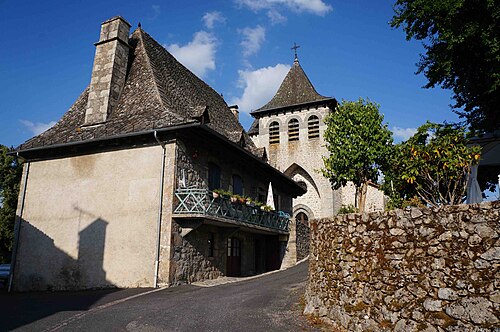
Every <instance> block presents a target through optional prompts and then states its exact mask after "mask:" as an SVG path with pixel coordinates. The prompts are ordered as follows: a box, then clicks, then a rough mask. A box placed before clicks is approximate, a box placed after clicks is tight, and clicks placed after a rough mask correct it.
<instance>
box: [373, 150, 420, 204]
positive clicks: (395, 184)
mask: <svg viewBox="0 0 500 332" xmlns="http://www.w3.org/2000/svg"><path fill="white" fill-rule="evenodd" d="M403 144H404V143H399V144H396V145H394V148H393V153H391V155H390V158H389V160H388V162H387V165H386V167H385V168H384V181H383V183H382V185H381V189H382V190H383V191H384V193H385V194H386V195H387V196H388V197H389V201H388V202H387V208H388V209H389V210H391V209H401V208H404V207H405V205H406V204H407V203H408V201H409V200H412V199H413V198H414V197H415V196H417V192H416V190H415V186H414V185H413V184H410V183H408V182H407V181H405V180H403V179H402V178H401V172H402V169H401V168H402V165H403V164H402V163H400V155H401V149H402V146H403Z"/></svg>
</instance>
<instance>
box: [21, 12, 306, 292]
mask: <svg viewBox="0 0 500 332" xmlns="http://www.w3.org/2000/svg"><path fill="white" fill-rule="evenodd" d="M129 29H130V24H129V23H127V21H125V20H124V19H123V18H121V17H114V18H112V19H110V20H108V21H106V22H104V23H103V24H102V27H101V34H100V39H99V41H98V42H97V43H96V44H95V45H96V53H95V60H94V66H93V70H92V78H91V82H90V85H89V86H88V88H86V89H85V90H84V91H83V93H82V94H81V95H80V96H79V97H78V99H77V100H76V102H75V103H74V104H73V105H72V106H71V107H70V109H69V110H68V111H67V112H66V113H65V114H64V115H63V117H62V118H61V119H60V120H59V121H58V122H57V123H56V124H55V125H54V126H53V127H52V128H50V129H49V130H47V131H46V132H44V133H42V134H40V135H38V136H36V137H34V138H32V139H30V140H28V141H27V142H25V143H24V144H22V145H21V146H20V147H19V148H18V149H17V154H18V155H19V156H20V157H22V158H23V159H24V160H25V161H26V162H25V164H24V174H23V178H22V183H21V193H20V196H19V205H18V211H17V217H18V218H17V222H16V232H15V234H16V241H15V248H14V253H13V263H12V270H13V273H12V277H11V278H12V279H11V285H12V289H14V290H17V291H27V290H46V289H54V290H62V289H84V288H100V287H113V286H116V287H156V286H158V285H161V286H173V285H179V284H182V283H190V282H194V281H197V280H203V279H209V278H216V277H219V276H222V275H234V276H238V275H252V274H256V273H261V272H264V271H269V270H274V269H278V268H280V267H283V266H284V265H285V264H292V263H294V262H295V261H296V256H297V255H296V251H295V246H294V242H295V239H294V238H293V239H292V240H293V241H288V240H289V238H292V236H291V235H290V234H294V228H293V224H290V223H289V218H288V217H287V213H289V214H291V212H292V199H293V198H295V197H297V196H299V195H301V194H303V193H304V190H303V189H302V188H301V187H300V186H299V185H298V184H297V183H296V182H294V181H293V180H292V179H290V178H289V177H287V176H285V175H284V174H283V173H281V172H279V171H278V170H276V169H275V168H273V167H271V166H270V165H269V164H268V163H267V162H266V153H265V151H264V149H259V148H257V147H256V146H255V145H254V143H253V142H252V140H251V139H250V137H249V136H248V134H247V133H246V132H245V130H244V129H243V128H242V126H241V125H240V123H239V121H238V119H237V117H236V116H235V115H234V114H233V112H232V111H231V109H230V108H229V107H228V105H227V104H226V103H225V102H224V100H223V99H222V97H221V96H220V95H219V94H218V93H217V92H216V91H214V90H213V89H212V88H210V87H209V86H208V85H207V84H206V83H205V82H203V81H202V80H200V79H199V78H198V77H196V76H195V75H194V74H193V73H191V72H190V71H189V70H188V69H186V68H185V67H184V66H183V65H181V64H180V63H179V62H177V60H176V59H175V58H174V57H173V56H172V55H171V54H169V53H168V52H167V51H166V50H165V49H164V48H163V47H162V46H161V45H160V44H159V43H157V42H156V41H155V40H154V39H153V38H152V37H151V36H149V35H148V34H147V33H146V32H145V31H143V30H142V29H141V28H140V27H139V28H137V29H136V30H135V31H134V32H133V33H132V34H131V35H129ZM235 114H236V115H237V112H236V111H235ZM269 183H272V186H273V188H274V194H275V196H274V197H275V200H276V207H277V210H278V211H279V212H280V213H278V212H266V211H262V210H261V209H259V208H258V207H255V206H253V205H247V204H246V203H244V204H241V203H231V202H230V201H229V199H228V198H223V197H219V198H214V197H213V195H212V193H211V191H212V190H214V189H218V188H221V189H224V190H229V191H232V192H234V193H239V194H243V195H246V196H249V197H252V198H254V199H260V200H264V199H265V198H264V197H265V195H266V194H267V188H268V186H269Z"/></svg>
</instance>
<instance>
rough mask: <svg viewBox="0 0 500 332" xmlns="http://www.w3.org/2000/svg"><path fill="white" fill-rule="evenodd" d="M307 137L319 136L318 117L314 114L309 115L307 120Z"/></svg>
mask: <svg viewBox="0 0 500 332" xmlns="http://www.w3.org/2000/svg"><path fill="white" fill-rule="evenodd" d="M307 132H308V138H309V139H314V138H318V137H319V118H318V117H317V116H316V115H311V116H310V117H309V120H308V121H307Z"/></svg>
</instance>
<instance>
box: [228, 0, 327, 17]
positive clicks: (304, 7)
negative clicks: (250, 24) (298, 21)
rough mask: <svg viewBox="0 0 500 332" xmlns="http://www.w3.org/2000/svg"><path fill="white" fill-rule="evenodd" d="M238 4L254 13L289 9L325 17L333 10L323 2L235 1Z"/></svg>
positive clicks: (302, 0)
mask: <svg viewBox="0 0 500 332" xmlns="http://www.w3.org/2000/svg"><path fill="white" fill-rule="evenodd" d="M235 1H236V3H237V4H239V5H244V6H247V7H248V8H250V9H251V10H254V11H259V10H277V8H282V7H287V8H288V9H291V10H293V11H295V12H298V13H303V12H305V13H310V14H315V15H320V16H324V15H326V14H327V13H328V12H330V11H331V10H332V6H330V5H329V4H327V3H325V2H323V0H235Z"/></svg>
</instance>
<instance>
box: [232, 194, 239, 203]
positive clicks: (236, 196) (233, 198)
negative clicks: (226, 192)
mask: <svg viewBox="0 0 500 332" xmlns="http://www.w3.org/2000/svg"><path fill="white" fill-rule="evenodd" d="M237 201H238V195H236V194H232V195H231V203H236V202H237Z"/></svg>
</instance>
